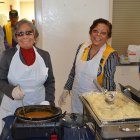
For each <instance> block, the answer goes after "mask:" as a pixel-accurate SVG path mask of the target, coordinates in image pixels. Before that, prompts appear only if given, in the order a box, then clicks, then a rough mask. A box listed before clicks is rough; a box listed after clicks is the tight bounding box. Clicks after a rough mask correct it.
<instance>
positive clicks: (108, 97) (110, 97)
mask: <svg viewBox="0 0 140 140" xmlns="http://www.w3.org/2000/svg"><path fill="white" fill-rule="evenodd" d="M93 83H94V84H95V86H96V87H97V88H98V90H99V92H101V93H103V94H104V95H105V101H106V102H107V103H109V104H112V103H113V101H114V99H115V98H114V97H115V94H114V93H113V92H108V91H107V90H105V89H103V88H102V87H101V86H100V85H99V83H98V82H97V80H96V79H94V80H93Z"/></svg>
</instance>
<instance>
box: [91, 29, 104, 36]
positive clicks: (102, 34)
mask: <svg viewBox="0 0 140 140" xmlns="http://www.w3.org/2000/svg"><path fill="white" fill-rule="evenodd" d="M92 32H93V34H95V35H98V34H100V35H101V36H106V35H107V32H102V31H99V30H96V29H94V30H92Z"/></svg>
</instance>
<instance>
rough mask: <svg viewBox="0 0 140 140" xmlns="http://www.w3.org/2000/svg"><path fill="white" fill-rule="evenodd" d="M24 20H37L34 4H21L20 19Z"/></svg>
mask: <svg viewBox="0 0 140 140" xmlns="http://www.w3.org/2000/svg"><path fill="white" fill-rule="evenodd" d="M23 18H26V19H28V20H30V21H32V19H34V18H35V14H34V2H20V19H23Z"/></svg>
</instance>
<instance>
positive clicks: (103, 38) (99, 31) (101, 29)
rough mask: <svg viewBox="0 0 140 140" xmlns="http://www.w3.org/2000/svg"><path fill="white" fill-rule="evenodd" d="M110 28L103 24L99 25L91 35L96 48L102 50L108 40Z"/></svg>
mask: <svg viewBox="0 0 140 140" xmlns="http://www.w3.org/2000/svg"><path fill="white" fill-rule="evenodd" d="M108 30H109V29H108V26H107V25H106V24H103V23H99V24H97V26H96V27H95V28H93V29H92V31H91V33H90V39H91V41H92V45H93V46H94V47H98V48H101V47H102V46H103V45H104V44H105V43H106V42H107V40H108Z"/></svg>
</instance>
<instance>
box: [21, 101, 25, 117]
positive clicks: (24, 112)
mask: <svg viewBox="0 0 140 140" xmlns="http://www.w3.org/2000/svg"><path fill="white" fill-rule="evenodd" d="M21 102H22V110H23V115H24V116H26V115H25V108H24V103H23V99H22V100H21Z"/></svg>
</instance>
